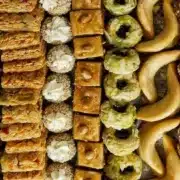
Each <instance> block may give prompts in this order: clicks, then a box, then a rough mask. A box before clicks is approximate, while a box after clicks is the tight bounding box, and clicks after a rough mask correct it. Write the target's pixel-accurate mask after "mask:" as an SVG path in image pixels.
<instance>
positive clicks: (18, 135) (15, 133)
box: [0, 123, 44, 141]
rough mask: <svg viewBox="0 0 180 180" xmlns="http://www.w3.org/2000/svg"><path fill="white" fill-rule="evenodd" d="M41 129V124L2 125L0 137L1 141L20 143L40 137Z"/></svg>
mask: <svg viewBox="0 0 180 180" xmlns="http://www.w3.org/2000/svg"><path fill="white" fill-rule="evenodd" d="M43 128H44V127H43V126H42V124H36V123H31V124H30V123H26V124H22V123H19V124H10V125H3V127H2V128H1V130H0V137H1V140H2V141H20V140H24V139H32V138H38V137H40V136H41V132H42V129H43Z"/></svg>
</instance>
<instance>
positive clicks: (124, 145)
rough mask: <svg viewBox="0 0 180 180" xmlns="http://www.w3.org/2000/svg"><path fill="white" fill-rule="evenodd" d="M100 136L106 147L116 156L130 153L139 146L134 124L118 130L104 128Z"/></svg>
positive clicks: (137, 133)
mask: <svg viewBox="0 0 180 180" xmlns="http://www.w3.org/2000/svg"><path fill="white" fill-rule="evenodd" d="M102 138H103V142H104V144H105V145H106V147H107V149H108V150H109V151H110V152H111V153H112V154H114V155H116V156H125V155H128V154H131V153H132V152H133V151H135V150H136V149H137V148H138V147H139V131H138V129H137V128H136V127H135V126H132V127H131V128H129V129H122V130H120V131H118V130H115V129H113V128H105V129H104V132H103V137H102Z"/></svg>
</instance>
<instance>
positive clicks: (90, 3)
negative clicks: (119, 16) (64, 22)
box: [72, 0, 101, 10]
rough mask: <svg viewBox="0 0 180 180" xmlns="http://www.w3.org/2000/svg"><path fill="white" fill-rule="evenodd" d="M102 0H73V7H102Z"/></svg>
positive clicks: (75, 8)
mask: <svg viewBox="0 0 180 180" xmlns="http://www.w3.org/2000/svg"><path fill="white" fill-rule="evenodd" d="M100 8H101V0H72V9H73V10H77V9H78V10H79V9H80V10H81V9H100Z"/></svg>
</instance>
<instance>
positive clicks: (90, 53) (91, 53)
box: [73, 36, 104, 59]
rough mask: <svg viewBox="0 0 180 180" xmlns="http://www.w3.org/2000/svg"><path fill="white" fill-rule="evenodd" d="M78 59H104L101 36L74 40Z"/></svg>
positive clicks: (75, 54)
mask: <svg viewBox="0 0 180 180" xmlns="http://www.w3.org/2000/svg"><path fill="white" fill-rule="evenodd" d="M73 43H74V56H75V58H76V59H86V58H95V57H102V56H103V55H104V50H103V42H102V37H101V36H93V37H77V38H74V40H73Z"/></svg>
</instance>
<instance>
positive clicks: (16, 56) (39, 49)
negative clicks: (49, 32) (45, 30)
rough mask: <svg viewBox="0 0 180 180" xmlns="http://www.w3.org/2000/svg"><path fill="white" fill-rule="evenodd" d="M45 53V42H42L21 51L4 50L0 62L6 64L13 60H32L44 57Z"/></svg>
mask: <svg viewBox="0 0 180 180" xmlns="http://www.w3.org/2000/svg"><path fill="white" fill-rule="evenodd" d="M45 52H46V45H45V42H44V41H43V40H42V41H41V43H40V44H39V45H36V46H31V47H28V48H23V49H14V50H6V51H3V52H2V55H1V61H2V62H8V61H13V60H24V59H34V58H39V57H41V56H44V55H45Z"/></svg>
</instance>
